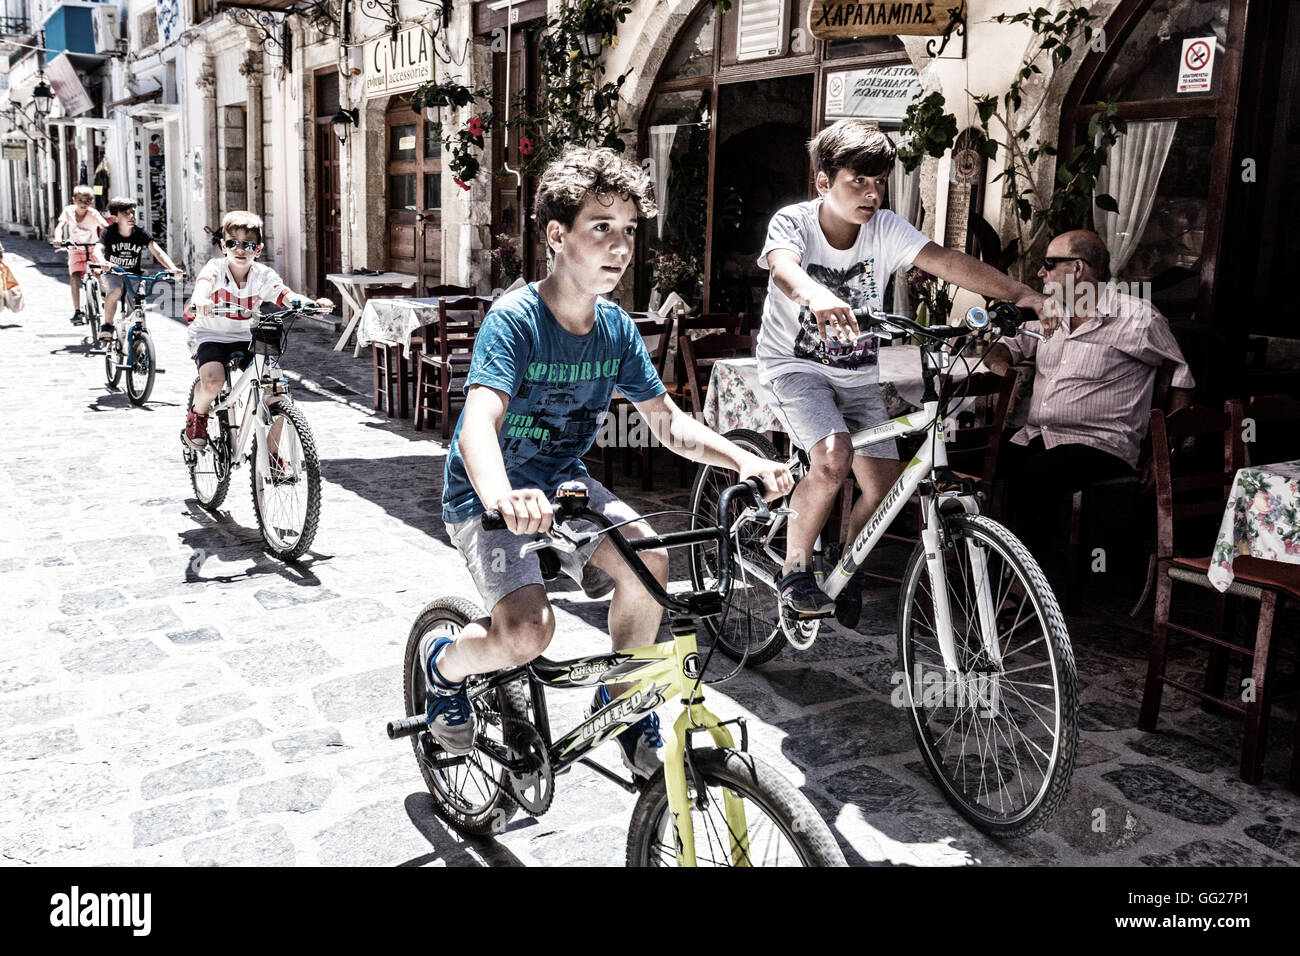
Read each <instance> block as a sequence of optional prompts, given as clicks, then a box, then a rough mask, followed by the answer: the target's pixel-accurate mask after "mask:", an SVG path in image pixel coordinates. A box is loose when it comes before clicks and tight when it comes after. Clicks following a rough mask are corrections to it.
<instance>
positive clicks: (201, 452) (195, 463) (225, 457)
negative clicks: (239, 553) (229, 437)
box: [181, 378, 230, 511]
mask: <svg viewBox="0 0 1300 956" xmlns="http://www.w3.org/2000/svg"><path fill="white" fill-rule="evenodd" d="M198 387H199V380H198V379H197V378H196V379H195V380H194V384H193V385H191V386H190V398H189V401H188V402H187V403H186V405H185V407H186V408H193V407H194V393H195V391H197V390H198ZM181 441H182V447H183V448H184V454H185V464H186V466H187V467H188V468H189V470H190V484H191V485H193V487H194V497H195V498H196V499H197V500H198V502H199V504H200V505H202V506H203V507H204V508H206V509H207V510H208V511H216V510H217V508H219V507H221V503H222V502H223V501H225V500H226V492H227V491H228V490H229V489H230V453H229V451H228V450H227V445H226V437H225V435H223V434H222V431H221V422H219V421H218V420H217V416H216V415H215V414H212V415H209V416H208V443H207V444H206V445H204V446H203V447H202V448H191V447H190V446H189V445H188V444H184V438H182V439H181Z"/></svg>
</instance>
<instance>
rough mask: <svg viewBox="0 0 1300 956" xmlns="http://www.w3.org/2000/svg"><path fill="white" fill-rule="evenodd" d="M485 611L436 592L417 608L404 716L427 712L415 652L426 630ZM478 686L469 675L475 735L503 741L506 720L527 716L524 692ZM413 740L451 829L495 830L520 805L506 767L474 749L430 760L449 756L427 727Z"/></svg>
mask: <svg viewBox="0 0 1300 956" xmlns="http://www.w3.org/2000/svg"><path fill="white" fill-rule="evenodd" d="M485 616H486V615H485V614H484V613H483V611H482V610H480V608H479V607H478V605H476V604H475V603H474V602H473V601H469V600H466V599H465V598H461V597H442V598H438V599H437V600H435V601H431V602H430V603H429V604H428V605H426V606H425V608H424V610H422V611H421V612H420V615H419V617H417V618H416V619H415V623H414V624H413V625H411V633H410V636H409V637H407V639H406V658H405V662H404V664H403V667H402V672H403V674H404V675H405V677H404V678H403V685H402V696H403V697H404V699H405V701H406V713H407V716H408V717H409V716H415V715H416V714H423V713H425V700H424V695H425V678H424V666H423V664H422V663H421V661H420V653H419V652H420V642H421V641H422V640H423V639H424V636H425V635H426V634H428V633H430V632H435V633H438V634H441V635H445V636H447V637H452V638H454V637H455V636H456V635H457V634H459V633H460V632H461V630H462V629H463V628H464V627H465V625H466V624H468V623H469V622H471V621H475V620H478V619H479V618H481V617H485ZM482 686H483V681H482V680H481V679H479V678H476V677H471V678H470V680H469V696H470V700H471V701H473V703H474V713H475V716H476V717H477V720H478V737H479V739H482V738H483V737H484V736H485V735H486V736H489V737H491V738H492V739H493V740H495V741H496V742H498V743H502V744H503V745H504V744H505V737H506V731H505V727H504V723H505V721H506V720H520V721H527V720H528V711H529V706H528V698H527V695H526V694H525V693H524V691H523V687H522V686H521V684H520V683H519V682H513V683H511V684H508V685H505V686H502V687H499V688H497V689H496V690H495V691H493V692H488V693H485V692H484V691H483V690H482ZM411 746H412V747H414V749H415V755H416V760H418V761H419V764H420V774H421V776H423V777H424V782H425V784H426V786H428V788H429V793H430V795H431V796H432V797H433V808H434V811H435V812H436V813H437V814H438V816H440V817H442V819H444V820H445V821H447V823H448V824H450V826H451V827H452V828H453V829H454V830H457V831H459V832H460V833H464V834H467V835H470V836H481V835H484V834H489V833H499V832H501V831H502V830H504V829H505V827H506V824H508V823H509V822H510V821H511V819H513V817H514V815H515V814H516V813H517V812H518V811H519V806H518V804H516V803H515V801H514V799H513V798H512V797H511V796H510V794H509V792H508V791H507V789H506V787H507V782H506V771H505V770H504V769H503V768H501V767H499V766H498V765H497V764H495V763H493V762H492V761H491V760H489V759H488V758H486V757H484V756H483V755H482V754H480V753H479V752H478V751H477V750H475V751H471V752H470V753H469V754H468V755H466V756H465V757H464V758H461V759H460V760H459V762H455V763H448V765H446V766H442V767H439V766H437V765H436V764H435V763H434V761H435V760H439V759H441V760H448V755H447V754H446V752H445V751H443V750H442V749H441V748H439V747H438V746H437V744H436V743H434V742H433V738H432V737H430V735H429V734H428V733H427V732H421V733H420V734H418V735H416V736H414V737H412V738H411Z"/></svg>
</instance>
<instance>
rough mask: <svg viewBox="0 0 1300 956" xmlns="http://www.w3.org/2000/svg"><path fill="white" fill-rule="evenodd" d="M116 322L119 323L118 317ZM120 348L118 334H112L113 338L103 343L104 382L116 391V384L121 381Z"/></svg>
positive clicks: (119, 335) (120, 338)
mask: <svg viewBox="0 0 1300 956" xmlns="http://www.w3.org/2000/svg"><path fill="white" fill-rule="evenodd" d="M118 321H119V322H120V321H121V317H120V316H119V317H118ZM122 347H123V346H122V336H121V334H120V333H114V335H113V338H112V339H111V340H110V341H108V342H105V343H104V380H105V381H106V382H108V387H109V388H112V389H116V388H117V383H118V382H120V381H121V380H122V368H121V365H122Z"/></svg>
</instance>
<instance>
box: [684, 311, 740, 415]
mask: <svg viewBox="0 0 1300 956" xmlns="http://www.w3.org/2000/svg"><path fill="white" fill-rule="evenodd" d="M744 324H745V313H743V312H734V313H732V312H706V313H704V314H703V315H686V316H681V317H679V318H678V319H677V322H676V329H677V344H676V347H675V348H673V349H672V352H673V380H672V382H671V383H668V394H669V395H670V396H672V399H673V401H674V402H676V403H677V404H678V405H683V406H684V404H685V402H686V361H685V359H684V358H683V357H682V346H681V342H682V339H688V338H699V337H700V336H701V335H704V334H707V333H712V332H727V333H730V334H731V335H743V334H744V333H745V331H746V330H745V329H744V328H743V326H744Z"/></svg>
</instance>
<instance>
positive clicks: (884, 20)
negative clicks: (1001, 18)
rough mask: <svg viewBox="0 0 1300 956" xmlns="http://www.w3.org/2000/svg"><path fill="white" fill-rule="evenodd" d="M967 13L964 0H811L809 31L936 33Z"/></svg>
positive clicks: (825, 34) (826, 36)
mask: <svg viewBox="0 0 1300 956" xmlns="http://www.w3.org/2000/svg"><path fill="white" fill-rule="evenodd" d="M965 15H966V3H965V0H939V2H938V3H928V2H927V3H867V2H865V0H864V2H858V0H813V2H812V4H811V5H810V6H809V7H808V32H809V33H811V34H812V35H813V36H815V37H816V38H817V39H819V40H845V39H852V38H856V37H874V36H939V35H940V34H942V33H943V32H944V31H945V30H947V29H948V27H949V25H950V24H951V23H952V22H953V21H954V20H961V19H962V18H964V17H965Z"/></svg>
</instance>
